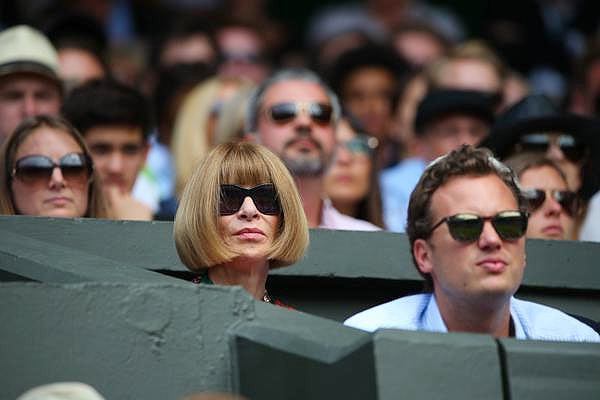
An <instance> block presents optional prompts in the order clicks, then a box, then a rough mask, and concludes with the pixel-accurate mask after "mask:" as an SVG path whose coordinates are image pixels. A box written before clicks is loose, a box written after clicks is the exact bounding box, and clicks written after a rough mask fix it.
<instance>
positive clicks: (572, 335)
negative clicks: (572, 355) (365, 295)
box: [344, 293, 600, 342]
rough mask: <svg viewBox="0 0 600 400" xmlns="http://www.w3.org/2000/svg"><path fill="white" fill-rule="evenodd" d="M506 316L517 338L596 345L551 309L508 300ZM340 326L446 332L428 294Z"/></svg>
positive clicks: (592, 335) (592, 336)
mask: <svg viewBox="0 0 600 400" xmlns="http://www.w3.org/2000/svg"><path fill="white" fill-rule="evenodd" d="M510 315H511V318H512V321H513V324H514V326H515V337H516V338H517V339H535V340H553V341H570V342H600V336H599V335H598V334H597V333H596V332H595V331H594V330H593V329H592V328H590V327H589V326H587V325H585V324H584V323H582V322H579V321H578V320H576V319H575V318H573V317H571V316H569V315H567V314H565V313H563V312H562V311H559V310H557V309H555V308H552V307H548V306H544V305H542V304H537V303H532V302H529V301H524V300H519V299H516V298H514V297H512V298H511V301H510ZM344 325H347V326H351V327H354V328H358V329H362V330H365V331H369V332H373V331H376V330H377V329H384V328H392V329H405V330H415V331H421V330H422V331H430V332H448V328H447V327H446V324H445V323H444V320H443V319H442V316H441V314H440V310H439V308H438V305H437V302H436V300H435V296H434V295H433V294H432V293H425V294H417V295H413V296H407V297H402V298H399V299H396V300H392V301H390V302H388V303H384V304H381V305H378V306H375V307H373V308H369V309H368V310H365V311H363V312H360V313H358V314H356V315H353V316H352V317H350V318H348V319H347V320H346V321H344Z"/></svg>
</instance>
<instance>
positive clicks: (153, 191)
mask: <svg viewBox="0 0 600 400" xmlns="http://www.w3.org/2000/svg"><path fill="white" fill-rule="evenodd" d="M62 112H63V115H64V116H65V118H67V119H68V120H69V121H71V122H72V123H73V125H74V126H75V127H76V128H77V129H78V130H79V131H80V132H81V134H82V135H83V137H84V139H85V141H86V143H87V145H88V146H89V148H90V152H91V154H92V158H93V160H94V166H95V168H96V169H97V170H98V173H99V175H100V179H101V181H102V186H103V188H104V190H105V194H106V197H107V200H108V202H109V205H110V207H111V210H112V212H113V214H114V215H113V216H114V217H115V218H117V219H141V220H150V219H152V215H153V213H155V212H157V211H158V197H159V192H158V188H157V185H156V183H155V180H154V178H153V177H152V176H151V174H150V173H149V172H148V171H147V170H143V167H144V163H145V161H146V156H147V154H148V148H149V145H148V135H149V133H150V128H151V125H150V118H149V115H150V114H149V105H148V101H147V100H146V99H145V97H144V96H143V95H142V94H141V93H139V92H138V91H137V90H135V89H133V88H130V87H128V86H125V85H122V84H120V83H117V82H115V81H112V80H99V81H93V82H90V83H87V84H85V85H83V86H81V87H79V88H76V89H74V90H73V91H72V92H71V94H70V95H69V96H68V97H67V98H66V99H65V103H64V105H63V108H62ZM134 185H135V187H134Z"/></svg>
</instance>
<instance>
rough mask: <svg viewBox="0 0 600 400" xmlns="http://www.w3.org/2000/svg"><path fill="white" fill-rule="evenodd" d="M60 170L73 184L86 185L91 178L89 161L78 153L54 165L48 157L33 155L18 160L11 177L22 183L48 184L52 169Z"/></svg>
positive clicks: (66, 156)
mask: <svg viewBox="0 0 600 400" xmlns="http://www.w3.org/2000/svg"><path fill="white" fill-rule="evenodd" d="M57 167H58V168H60V173H61V174H62V176H63V178H64V179H65V180H66V181H68V182H70V183H72V184H74V183H79V184H85V183H88V182H89V180H90V178H91V176H92V170H93V167H92V162H91V160H90V159H89V158H88V157H87V156H85V155H83V154H79V153H69V154H66V155H64V156H62V157H61V158H60V160H58V163H55V162H54V160H52V159H51V158H50V157H46V156H40V155H34V156H26V157H23V158H20V159H18V160H17V162H16V163H15V168H14V169H13V171H12V176H13V177H14V178H16V179H18V180H20V181H21V182H24V183H30V184H31V183H39V182H44V183H45V182H48V180H50V177H51V176H52V173H53V171H54V168H57Z"/></svg>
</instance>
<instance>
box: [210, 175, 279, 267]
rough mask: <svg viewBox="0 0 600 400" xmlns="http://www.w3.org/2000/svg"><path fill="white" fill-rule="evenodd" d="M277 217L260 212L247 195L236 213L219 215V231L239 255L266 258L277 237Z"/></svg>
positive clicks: (248, 257) (251, 258) (256, 258)
mask: <svg viewBox="0 0 600 400" xmlns="http://www.w3.org/2000/svg"><path fill="white" fill-rule="evenodd" d="M242 187H244V188H246V189H250V186H242ZM279 219H280V217H279V215H267V214H263V213H261V212H260V211H259V210H258V209H257V208H256V205H255V204H254V201H253V200H252V198H251V197H249V196H248V197H246V198H244V200H243V203H242V205H241V207H240V208H239V210H237V212H236V213H234V214H231V215H221V216H219V231H220V233H221V236H222V238H223V239H224V240H225V242H226V243H227V244H228V245H229V246H230V248H231V250H233V251H234V252H236V253H239V254H241V257H243V258H246V259H249V260H262V259H264V260H266V258H267V257H268V254H269V252H270V250H271V248H272V246H273V242H274V241H275V239H276V237H277V232H278V227H279Z"/></svg>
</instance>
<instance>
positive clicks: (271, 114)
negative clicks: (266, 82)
mask: <svg viewBox="0 0 600 400" xmlns="http://www.w3.org/2000/svg"><path fill="white" fill-rule="evenodd" d="M301 112H305V113H307V114H308V115H309V116H310V118H311V119H312V120H313V121H314V122H315V123H317V124H321V125H326V124H329V123H330V122H331V117H332V115H333V108H332V107H331V106H330V105H328V104H323V103H317V102H313V101H301V102H286V103H277V104H274V105H272V106H271V107H269V108H268V109H267V110H266V114H267V117H268V118H269V119H270V120H271V121H273V122H275V123H277V124H286V123H288V122H290V121H292V120H294V118H296V116H297V115H298V114H300V113H301Z"/></svg>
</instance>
